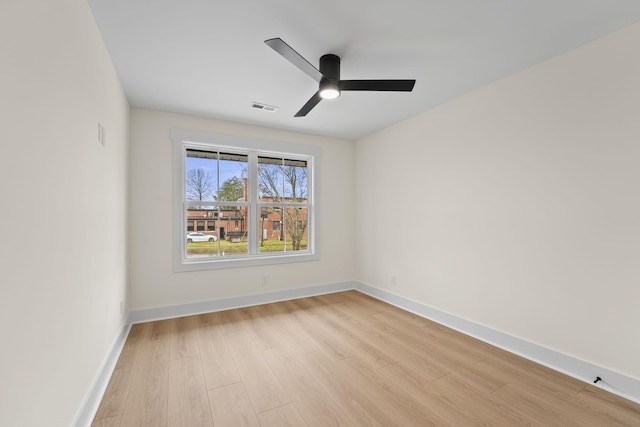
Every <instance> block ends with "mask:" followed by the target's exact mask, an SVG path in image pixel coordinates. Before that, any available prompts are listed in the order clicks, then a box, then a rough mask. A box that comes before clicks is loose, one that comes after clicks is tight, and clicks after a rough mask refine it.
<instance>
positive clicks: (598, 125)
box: [356, 24, 640, 379]
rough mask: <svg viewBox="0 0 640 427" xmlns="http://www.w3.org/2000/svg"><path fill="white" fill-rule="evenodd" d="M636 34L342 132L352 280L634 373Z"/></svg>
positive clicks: (638, 236) (638, 134) (638, 182)
mask: <svg viewBox="0 0 640 427" xmlns="http://www.w3.org/2000/svg"><path fill="white" fill-rule="evenodd" d="M639 43H640V24H637V25H634V26H632V27H629V28H627V29H625V30H623V31H621V32H619V33H616V34H613V35H610V36H608V37H606V38H604V39H601V40H598V41H596V42H594V43H591V44H589V45H586V46H583V47H581V48H579V49H577V50H575V51H572V52H569V53H567V54H564V55H562V56H560V57H557V58H555V59H553V60H550V61H548V62H546V63H543V64H540V65H537V66H535V67H532V68H530V69H528V70H525V71H523V72H521V73H519V74H516V75H513V76H510V77H509V78H506V79H503V80H501V81H498V82H496V83H494V84H491V85H489V86H486V87H484V88H482V89H480V90H477V91H475V92H473V93H469V94H467V95H466V96H463V97H461V98H459V99H456V100H454V101H452V102H450V103H448V104H446V105H443V106H441V107H439V108H435V109H433V110H431V111H427V112H425V113H422V114H420V115H418V116H416V117H414V118H412V119H410V120H407V121H405V122H403V123H401V124H399V125H396V126H394V127H392V128H388V129H386V130H383V131H381V132H379V133H377V134H374V135H371V136H369V137H367V138H364V139H363V140H361V141H358V143H357V145H356V159H357V160H356V162H357V167H356V198H357V201H356V202H357V209H358V218H359V221H358V222H357V236H356V242H357V244H358V251H357V254H358V255H357V280H359V281H361V282H363V283H366V284H369V285H372V286H374V287H377V288H380V289H386V290H388V291H391V292H393V293H396V294H399V295H401V296H404V297H406V298H410V299H413V300H415V301H418V302H420V303H422V304H425V305H429V306H431V307H434V308H437V309H439V310H441V311H444V312H448V313H451V314H454V315H457V316H459V317H462V318H465V319H468V320H471V321H473V322H476V323H479V324H482V325H485V326H489V327H491V328H494V329H496V330H499V331H502V332H506V333H508V334H511V335H514V336H516V337H519V338H522V339H525V340H527V341H530V342H533V343H536V344H540V345H542V346H545V347H547V348H550V349H553V350H556V351H560V352H562V353H565V354H567V355H571V356H573V357H576V358H578V359H582V360H585V361H588V362H591V363H594V364H597V365H599V366H603V367H607V368H609V369H611V370H613V371H617V372H619V373H622V374H625V375H628V376H630V377H633V378H636V379H640V363H638V361H640V339H638V331H639V327H640V307H639V303H640V285H639V284H640V268H638V265H639V261H638V258H639V255H640V221H639V220H640V198H639V197H638V195H639V194H640V116H639V113H640V50H638V48H637V47H638V44H639ZM418 84H427V85H432V84H433V85H437V84H438V82H418ZM390 275H397V286H396V287H391V285H390V278H389V277H390Z"/></svg>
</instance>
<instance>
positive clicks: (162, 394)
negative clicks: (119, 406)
mask: <svg viewBox="0 0 640 427" xmlns="http://www.w3.org/2000/svg"><path fill="white" fill-rule="evenodd" d="M158 326H160V327H163V325H153V328H152V329H150V331H151V334H150V335H148V336H149V337H150V339H149V340H148V341H146V342H145V343H144V345H143V346H142V347H141V348H140V354H139V357H138V358H137V359H136V365H135V368H134V375H133V378H132V381H131V386H130V389H129V395H128V397H127V405H126V406H125V410H124V413H123V416H122V424H121V425H122V426H123V427H142V426H149V427H152V426H162V425H166V423H167V399H168V393H169V390H168V389H169V342H168V337H169V335H170V334H160V335H158V334H156V332H157V331H159V330H160V329H156V327H158ZM159 336H164V337H165V338H166V339H160V338H159Z"/></svg>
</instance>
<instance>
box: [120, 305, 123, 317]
mask: <svg viewBox="0 0 640 427" xmlns="http://www.w3.org/2000/svg"><path fill="white" fill-rule="evenodd" d="M123 314H124V301H120V316H122V315H123Z"/></svg>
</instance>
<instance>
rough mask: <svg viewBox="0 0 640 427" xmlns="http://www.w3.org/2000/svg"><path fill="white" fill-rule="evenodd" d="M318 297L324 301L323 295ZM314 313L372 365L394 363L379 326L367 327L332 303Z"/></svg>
mask: <svg viewBox="0 0 640 427" xmlns="http://www.w3.org/2000/svg"><path fill="white" fill-rule="evenodd" d="M317 298H318V299H319V300H320V301H324V300H323V299H321V297H317ZM314 313H316V314H317V315H318V316H319V318H320V319H321V320H322V322H323V324H324V325H325V326H326V327H327V328H329V329H330V330H332V331H333V332H334V333H336V334H337V335H339V336H340V337H342V338H343V339H345V340H346V341H347V342H349V343H350V344H351V346H352V347H353V348H354V349H355V350H356V354H355V355H356V356H358V357H360V358H362V359H363V360H367V359H368V360H369V362H370V364H371V366H373V367H376V368H380V367H383V366H386V365H388V364H390V363H393V360H392V358H391V357H389V356H388V353H387V352H386V351H385V350H383V348H385V347H386V343H385V344H383V341H386V340H384V338H382V337H380V336H379V334H378V332H377V328H369V327H367V326H366V324H365V323H360V322H358V321H357V318H356V317H353V316H350V315H348V314H347V313H345V312H344V311H339V310H336V308H335V307H334V306H332V305H331V304H323V305H321V306H318V307H317V308H316V310H314Z"/></svg>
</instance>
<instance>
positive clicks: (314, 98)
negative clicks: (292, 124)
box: [294, 91, 322, 117]
mask: <svg viewBox="0 0 640 427" xmlns="http://www.w3.org/2000/svg"><path fill="white" fill-rule="evenodd" d="M320 101H322V97H321V96H320V91H318V92H316V94H315V95H313V96H312V97H311V99H310V100H308V101H307V103H306V104H304V106H303V107H302V108H301V109H300V111H298V112H297V113H296V115H295V116H294V117H304V116H306V115H307V114H308V113H309V111H311V110H313V107H315V106H316V105H318V102H320Z"/></svg>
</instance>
